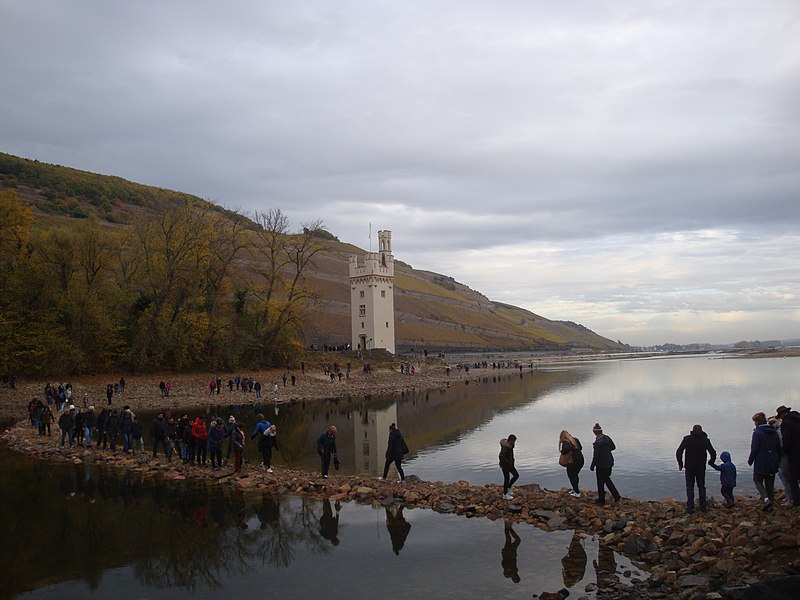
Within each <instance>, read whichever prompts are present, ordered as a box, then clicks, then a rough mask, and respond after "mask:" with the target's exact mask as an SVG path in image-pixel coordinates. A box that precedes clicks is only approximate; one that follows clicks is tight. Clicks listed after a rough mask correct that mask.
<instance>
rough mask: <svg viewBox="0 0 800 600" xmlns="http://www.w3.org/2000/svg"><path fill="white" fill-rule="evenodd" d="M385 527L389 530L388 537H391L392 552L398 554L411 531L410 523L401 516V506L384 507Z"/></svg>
mask: <svg viewBox="0 0 800 600" xmlns="http://www.w3.org/2000/svg"><path fill="white" fill-rule="evenodd" d="M386 529H388V530H389V537H390V538H391V539H392V552H394V553H395V554H397V555H398V556H399V555H400V550H402V549H403V546H405V544H406V538H407V537H408V534H409V532H410V531H411V523H409V522H408V521H406V518H405V517H404V516H403V507H402V506H388V507H386Z"/></svg>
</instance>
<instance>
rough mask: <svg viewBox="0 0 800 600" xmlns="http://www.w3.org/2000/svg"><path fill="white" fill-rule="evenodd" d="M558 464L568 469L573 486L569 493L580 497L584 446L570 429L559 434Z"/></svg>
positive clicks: (568, 475)
mask: <svg viewBox="0 0 800 600" xmlns="http://www.w3.org/2000/svg"><path fill="white" fill-rule="evenodd" d="M558 448H559V456H558V464H559V465H561V466H562V467H566V469H567V478H568V479H569V483H570V485H571V486H572V489H571V490H570V491H569V495H570V496H572V497H573V498H580V497H581V491H580V488H579V487H578V482H579V476H578V475H579V473H580V472H581V469H582V468H583V465H584V460H585V459H584V458H583V446H582V445H581V441H580V440H579V439H578V438H576V437H573V436H572V435H570V433H569V431H567V430H563V431H562V432H561V434H560V435H559V436H558Z"/></svg>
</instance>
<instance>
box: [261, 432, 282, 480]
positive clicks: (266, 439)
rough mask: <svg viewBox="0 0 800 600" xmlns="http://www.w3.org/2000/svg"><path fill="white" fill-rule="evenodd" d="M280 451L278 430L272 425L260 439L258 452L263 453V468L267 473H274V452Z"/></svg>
mask: <svg viewBox="0 0 800 600" xmlns="http://www.w3.org/2000/svg"><path fill="white" fill-rule="evenodd" d="M273 449H275V450H280V446H278V428H277V427H275V425H270V426H269V427H268V428H267V430H266V431H264V432H263V433H262V434H261V436H260V437H259V438H258V450H259V452H261V458H262V461H263V462H262V463H261V465H262V468H265V469H266V470H267V473H272V450H273Z"/></svg>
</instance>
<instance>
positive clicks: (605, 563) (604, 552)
mask: <svg viewBox="0 0 800 600" xmlns="http://www.w3.org/2000/svg"><path fill="white" fill-rule="evenodd" d="M592 565H593V566H594V572H595V575H596V577H597V584H598V585H600V584H601V583H602V582H613V581H614V579H615V577H616V572H617V561H616V559H615V558H614V551H613V550H612V549H611V548H609V547H608V546H600V547H599V548H598V549H597V560H594V561H592Z"/></svg>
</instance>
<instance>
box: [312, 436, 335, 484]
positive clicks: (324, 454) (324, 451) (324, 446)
mask: <svg viewBox="0 0 800 600" xmlns="http://www.w3.org/2000/svg"><path fill="white" fill-rule="evenodd" d="M317 454H319V457H320V459H321V460H322V477H324V478H325V479H327V478H328V469H329V468H330V466H331V457H333V458H334V459H337V452H336V426H335V425H331V426H330V427H328V430H327V431H323V432H322V434H320V436H319V438H317Z"/></svg>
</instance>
